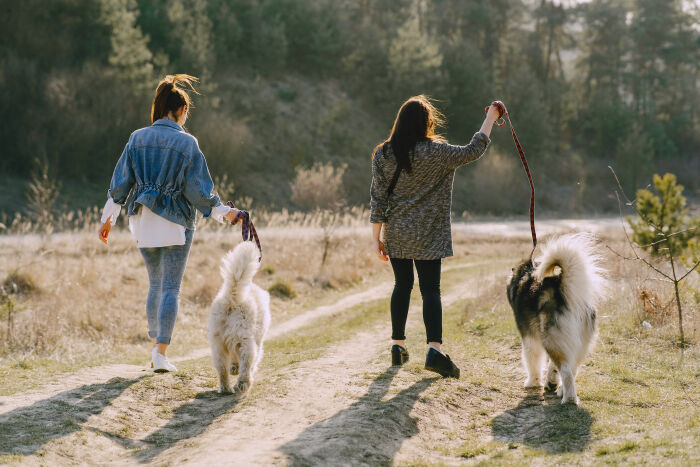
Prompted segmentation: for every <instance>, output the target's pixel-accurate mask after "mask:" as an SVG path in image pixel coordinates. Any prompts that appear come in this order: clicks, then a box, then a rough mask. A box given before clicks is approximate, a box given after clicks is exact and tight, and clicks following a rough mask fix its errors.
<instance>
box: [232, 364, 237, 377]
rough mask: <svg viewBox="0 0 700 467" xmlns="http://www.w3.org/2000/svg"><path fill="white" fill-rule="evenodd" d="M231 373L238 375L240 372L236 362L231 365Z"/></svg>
mask: <svg viewBox="0 0 700 467" xmlns="http://www.w3.org/2000/svg"><path fill="white" fill-rule="evenodd" d="M231 374H232V375H237V374H238V365H237V364H235V363H234V364H233V365H231Z"/></svg>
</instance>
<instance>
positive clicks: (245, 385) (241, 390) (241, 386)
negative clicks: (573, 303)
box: [236, 380, 252, 394]
mask: <svg viewBox="0 0 700 467" xmlns="http://www.w3.org/2000/svg"><path fill="white" fill-rule="evenodd" d="M251 384H252V383H251V382H250V381H247V380H245V381H241V380H239V381H238V382H237V383H236V394H245V393H246V392H248V389H250V386H251Z"/></svg>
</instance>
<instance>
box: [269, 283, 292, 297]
mask: <svg viewBox="0 0 700 467" xmlns="http://www.w3.org/2000/svg"><path fill="white" fill-rule="evenodd" d="M267 291H268V292H270V294H271V295H272V296H274V297H277V298H284V299H289V298H294V297H296V296H297V293H296V292H295V291H294V289H293V288H292V286H291V285H290V284H289V282H285V281H277V282H275V283H274V284H272V285H271V286H270V288H268V289H267Z"/></svg>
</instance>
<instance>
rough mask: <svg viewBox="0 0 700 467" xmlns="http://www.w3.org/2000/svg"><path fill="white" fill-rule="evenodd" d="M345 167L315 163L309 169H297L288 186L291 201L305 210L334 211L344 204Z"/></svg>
mask: <svg viewBox="0 0 700 467" xmlns="http://www.w3.org/2000/svg"><path fill="white" fill-rule="evenodd" d="M345 168H346V166H345V165H342V166H340V167H333V165H331V164H321V163H318V162H317V163H316V164H314V165H313V167H311V168H310V169H304V168H301V167H297V169H296V172H297V174H296V177H294V181H293V182H292V183H291V184H290V186H291V188H292V201H294V202H295V203H297V204H298V205H299V206H301V207H303V208H305V209H316V208H318V209H334V208H338V207H340V206H341V205H343V204H344V202H345V193H344V191H345V190H344V189H343V174H344V173H345Z"/></svg>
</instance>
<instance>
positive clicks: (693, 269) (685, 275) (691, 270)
mask: <svg viewBox="0 0 700 467" xmlns="http://www.w3.org/2000/svg"><path fill="white" fill-rule="evenodd" d="M698 265H700V261H698V262H697V263H695V265H694V266H693V267H692V268H690V269H688V272H686V273H685V274H683V277H681V278H680V279H678V282H680V281H682V280H683V279H685V278H686V277H687V276H688V274H690V273H691V272H693V271H695V268H697V267H698Z"/></svg>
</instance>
